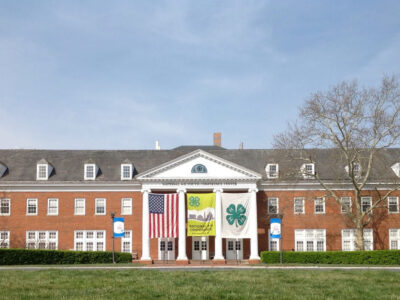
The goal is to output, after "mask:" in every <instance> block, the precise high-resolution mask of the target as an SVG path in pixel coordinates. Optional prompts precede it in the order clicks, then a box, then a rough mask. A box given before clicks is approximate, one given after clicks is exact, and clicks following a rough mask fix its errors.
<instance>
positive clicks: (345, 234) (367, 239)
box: [342, 229, 374, 251]
mask: <svg viewBox="0 0 400 300" xmlns="http://www.w3.org/2000/svg"><path fill="white" fill-rule="evenodd" d="M373 242H374V239H373V232H372V229H364V248H365V250H373V245H374V243H373ZM355 249H356V230H355V229H342V250H343V251H354V250H355Z"/></svg>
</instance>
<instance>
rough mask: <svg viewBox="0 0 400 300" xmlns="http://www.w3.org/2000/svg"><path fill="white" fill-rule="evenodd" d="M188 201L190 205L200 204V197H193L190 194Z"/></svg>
mask: <svg viewBox="0 0 400 300" xmlns="http://www.w3.org/2000/svg"><path fill="white" fill-rule="evenodd" d="M189 201H190V203H189V204H190V206H196V207H197V206H200V198H199V197H193V196H191V197H190V198H189Z"/></svg>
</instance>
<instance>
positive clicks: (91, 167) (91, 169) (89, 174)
mask: <svg viewBox="0 0 400 300" xmlns="http://www.w3.org/2000/svg"><path fill="white" fill-rule="evenodd" d="M96 175H97V166H96V164H85V175H84V177H85V180H95V179H96Z"/></svg>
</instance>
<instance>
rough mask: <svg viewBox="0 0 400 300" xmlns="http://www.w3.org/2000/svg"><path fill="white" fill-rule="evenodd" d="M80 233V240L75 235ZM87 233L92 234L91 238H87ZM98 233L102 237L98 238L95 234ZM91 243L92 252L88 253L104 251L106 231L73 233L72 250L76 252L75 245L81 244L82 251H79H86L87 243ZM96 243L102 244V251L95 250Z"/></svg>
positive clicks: (76, 231)
mask: <svg viewBox="0 0 400 300" xmlns="http://www.w3.org/2000/svg"><path fill="white" fill-rule="evenodd" d="M78 232H79V233H82V238H77V237H76V235H77V233H78ZM88 232H89V233H92V234H93V238H88V237H87V235H88ZM98 232H103V237H102V238H98V237H97V233H98ZM90 242H91V243H93V250H90V251H106V231H105V230H75V231H74V250H75V251H78V250H77V249H76V245H77V243H82V250H79V251H88V250H87V243H90ZM97 243H103V250H97V249H98V248H97V246H98V245H97Z"/></svg>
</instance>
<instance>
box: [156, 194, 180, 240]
mask: <svg viewBox="0 0 400 300" xmlns="http://www.w3.org/2000/svg"><path fill="white" fill-rule="evenodd" d="M149 217H150V238H164V237H165V238H167V237H174V238H176V237H178V194H149Z"/></svg>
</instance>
